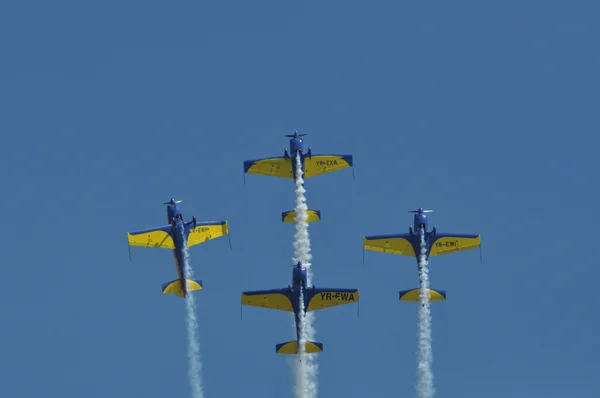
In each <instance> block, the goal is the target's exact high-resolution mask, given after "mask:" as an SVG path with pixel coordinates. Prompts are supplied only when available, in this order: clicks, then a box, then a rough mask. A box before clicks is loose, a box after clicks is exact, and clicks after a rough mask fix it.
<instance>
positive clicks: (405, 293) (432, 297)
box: [400, 288, 446, 303]
mask: <svg viewBox="0 0 600 398" xmlns="http://www.w3.org/2000/svg"><path fill="white" fill-rule="evenodd" d="M428 290H429V301H441V300H446V292H445V291H444V290H435V289H428ZM420 294H421V289H419V288H416V289H410V290H402V291H401V292H400V300H401V301H414V302H417V303H418V302H419V301H421V299H420Z"/></svg>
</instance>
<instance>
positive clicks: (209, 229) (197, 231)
mask: <svg viewBox="0 0 600 398" xmlns="http://www.w3.org/2000/svg"><path fill="white" fill-rule="evenodd" d="M228 233H229V228H228V226H227V221H207V222H201V223H196V226H195V227H192V228H190V233H189V235H188V238H187V245H188V247H190V246H194V245H197V244H199V243H204V242H206V241H207V240H212V239H216V238H220V237H221V236H223V235H227V234H228Z"/></svg>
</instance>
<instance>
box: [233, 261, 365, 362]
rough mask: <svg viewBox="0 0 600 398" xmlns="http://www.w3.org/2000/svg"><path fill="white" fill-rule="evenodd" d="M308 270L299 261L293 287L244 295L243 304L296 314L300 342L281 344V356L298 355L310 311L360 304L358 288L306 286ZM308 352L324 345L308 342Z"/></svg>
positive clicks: (297, 334) (316, 351) (314, 351)
mask: <svg viewBox="0 0 600 398" xmlns="http://www.w3.org/2000/svg"><path fill="white" fill-rule="evenodd" d="M306 281H307V278H306V268H305V267H303V266H302V263H301V262H298V264H296V265H295V266H294V269H293V272H292V285H291V286H290V285H288V287H287V288H284V289H272V290H256V291H248V292H243V293H242V305H250V306H255V307H262V308H269V309H272V310H280V311H288V312H293V313H294V316H295V320H296V340H293V341H288V342H286V343H281V344H277V345H276V346H275V352H276V353H277V354H298V342H299V341H300V320H301V318H300V317H301V316H305V315H306V313H307V312H309V311H316V310H320V309H323V308H330V307H335V306H338V305H344V304H353V303H358V296H359V292H358V289H322V288H316V287H315V286H314V285H313V286H312V287H308V286H306ZM300 295H302V302H303V305H304V313H302V311H301V308H300V297H301V296H300ZM305 348H306V352H307V353H318V352H322V351H323V343H318V342H316V341H306V343H305Z"/></svg>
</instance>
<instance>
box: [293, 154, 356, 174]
mask: <svg viewBox="0 0 600 398" xmlns="http://www.w3.org/2000/svg"><path fill="white" fill-rule="evenodd" d="M352 164H353V161H352V155H312V157H311V158H310V159H309V158H308V157H306V158H304V178H309V177H315V176H318V175H321V174H325V173H331V172H333V171H337V170H342V169H347V168H349V167H352Z"/></svg>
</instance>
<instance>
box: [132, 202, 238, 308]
mask: <svg viewBox="0 0 600 398" xmlns="http://www.w3.org/2000/svg"><path fill="white" fill-rule="evenodd" d="M181 202H182V200H174V199H173V198H171V200H170V201H168V202H165V203H163V204H164V205H167V219H168V222H169V223H168V224H167V225H163V226H160V227H155V228H147V229H143V230H140V231H135V232H128V233H127V240H128V242H129V246H143V247H157V248H163V249H173V256H174V257H175V267H176V268H177V274H178V276H179V277H178V278H177V279H175V280H172V281H171V282H167V283H165V284H163V285H162V292H163V294H169V293H172V294H174V295H176V296H178V297H183V298H186V297H187V295H188V292H191V291H194V290H200V289H202V281H201V280H190V279H186V278H185V268H184V267H185V266H186V262H185V261H184V255H183V250H184V245H187V247H191V246H195V245H197V244H199V243H204V242H206V241H208V240H211V239H216V238H219V237H221V236H223V235H229V230H228V225H227V221H205V222H197V221H196V217H195V216H194V217H192V221H188V222H184V221H183V214H182V212H181V209H180V208H179V206H178V204H179V203H181ZM229 245H230V247H231V238H230V241H229ZM130 250H131V249H130ZM130 255H131V254H130Z"/></svg>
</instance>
